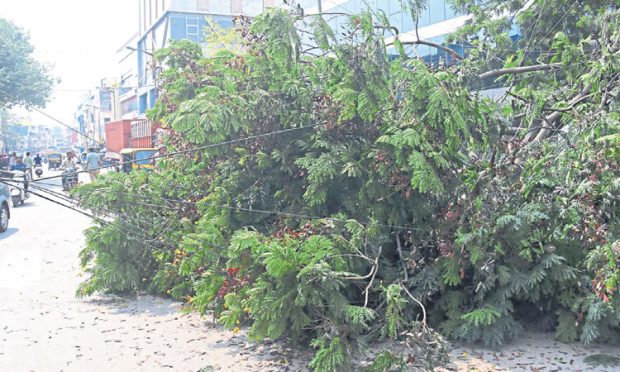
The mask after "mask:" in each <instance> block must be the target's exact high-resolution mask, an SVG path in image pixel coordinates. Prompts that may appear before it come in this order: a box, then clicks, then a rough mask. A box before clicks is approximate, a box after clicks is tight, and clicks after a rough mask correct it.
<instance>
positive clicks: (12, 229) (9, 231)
mask: <svg viewBox="0 0 620 372" xmlns="http://www.w3.org/2000/svg"><path fill="white" fill-rule="evenodd" d="M17 231H19V229H18V228H16V227H9V228H8V229H7V230H6V231H5V232H3V233H2V234H0V241H2V240H4V239H7V238H9V237H10V236H11V235H13V234H15V233H16V232H17Z"/></svg>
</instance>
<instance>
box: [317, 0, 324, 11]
mask: <svg viewBox="0 0 620 372" xmlns="http://www.w3.org/2000/svg"><path fill="white" fill-rule="evenodd" d="M316 1H317V4H316V5H317V6H318V8H319V14H323V1H322V0H316Z"/></svg>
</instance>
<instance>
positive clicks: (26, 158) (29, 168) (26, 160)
mask: <svg viewBox="0 0 620 372" xmlns="http://www.w3.org/2000/svg"><path fill="white" fill-rule="evenodd" d="M24 164H25V165H26V172H27V173H28V174H30V178H32V165H33V161H32V157H30V152H26V156H24Z"/></svg>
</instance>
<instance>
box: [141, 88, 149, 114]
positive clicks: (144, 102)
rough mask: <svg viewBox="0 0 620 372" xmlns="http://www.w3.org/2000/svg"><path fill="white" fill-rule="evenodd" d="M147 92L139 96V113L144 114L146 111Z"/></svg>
mask: <svg viewBox="0 0 620 372" xmlns="http://www.w3.org/2000/svg"><path fill="white" fill-rule="evenodd" d="M146 105H147V94H146V93H144V94H143V95H141V96H140V104H139V109H140V111H139V112H140V113H141V114H144V113H145V112H146V108H147V106H146Z"/></svg>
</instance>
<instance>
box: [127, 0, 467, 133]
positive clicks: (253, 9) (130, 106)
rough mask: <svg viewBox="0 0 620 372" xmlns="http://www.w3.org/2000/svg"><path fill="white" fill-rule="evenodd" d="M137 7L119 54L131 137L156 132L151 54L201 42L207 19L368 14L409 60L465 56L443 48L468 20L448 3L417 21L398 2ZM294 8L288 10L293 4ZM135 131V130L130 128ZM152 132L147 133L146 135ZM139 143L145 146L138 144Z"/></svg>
mask: <svg viewBox="0 0 620 372" xmlns="http://www.w3.org/2000/svg"><path fill="white" fill-rule="evenodd" d="M137 1H138V2H139V15H138V16H139V17H138V21H139V22H138V32H137V33H136V34H135V35H134V36H133V37H131V38H130V39H129V41H128V42H127V43H125V44H124V45H123V46H122V47H121V49H120V50H119V51H122V52H123V53H124V56H123V58H122V63H124V64H126V65H127V66H130V67H128V68H127V69H126V70H127V72H126V73H125V74H123V76H122V77H121V79H120V84H119V87H118V91H117V97H118V102H117V105H116V107H118V111H119V115H115V119H131V120H134V121H135V123H132V130H131V133H132V135H134V134H137V133H140V135H144V136H149V135H151V136H152V135H153V134H154V131H155V129H154V127H152V126H150V124H148V123H147V124H148V125H147V126H148V128H147V129H145V120H144V119H145V114H146V111H147V110H148V109H149V108H151V107H153V105H154V104H155V101H156V99H157V89H156V88H157V87H156V86H155V84H156V75H157V72H158V67H157V66H156V65H155V63H154V59H153V53H155V52H156V51H157V50H158V49H161V48H165V47H167V46H168V45H169V43H170V41H174V40H183V39H185V40H191V41H195V42H198V43H201V42H204V29H205V27H206V26H207V18H208V19H210V20H211V21H213V22H217V23H218V24H219V25H220V26H222V27H225V28H226V27H231V26H232V25H233V19H234V17H236V16H238V15H247V16H250V17H252V16H256V15H258V14H260V13H261V12H263V11H264V10H265V9H267V8H269V7H281V6H291V5H293V6H299V7H301V8H303V10H304V12H305V13H306V14H318V13H322V14H324V17H325V19H326V20H327V21H328V22H329V24H330V25H331V26H332V27H333V28H334V29H336V30H338V28H340V27H341V26H344V25H345V24H346V22H348V19H347V16H346V15H344V14H356V13H360V12H363V11H366V10H368V9H369V8H370V10H371V11H374V12H379V11H381V12H383V13H385V15H386V16H387V18H388V19H389V22H390V25H391V26H393V27H395V28H396V29H398V32H399V38H400V40H402V41H405V42H412V43H407V50H408V52H409V53H411V55H416V56H420V57H421V58H422V59H424V61H426V62H427V63H428V64H437V63H439V61H440V60H442V59H443V60H445V61H448V62H450V61H454V60H453V57H452V55H451V53H448V52H447V51H446V50H445V49H441V48H435V47H433V46H431V45H424V44H418V43H415V41H417V40H418V38H419V39H420V40H423V41H428V42H432V43H435V44H440V45H443V46H445V47H447V48H449V49H451V50H453V51H454V52H456V53H458V54H460V55H463V54H464V51H465V50H464V46H462V45H457V44H447V43H446V36H447V35H448V34H450V33H451V32H453V31H455V30H456V29H457V28H458V27H460V26H461V25H463V24H464V23H465V22H466V21H467V20H468V19H469V16H468V15H462V14H459V13H458V12H456V11H454V10H453V8H452V7H451V6H450V4H449V1H448V0H427V2H426V6H425V8H424V10H423V11H422V13H421V14H420V16H419V17H418V19H417V20H414V19H413V18H412V17H411V13H410V12H409V10H407V9H405V8H404V7H403V5H402V2H401V1H398V0H290V1H288V2H287V3H288V4H285V2H284V1H283V0H137ZM291 3H292V4H291ZM134 127H135V128H134ZM149 128H150V129H149ZM138 142H140V143H142V142H144V141H138Z"/></svg>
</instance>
